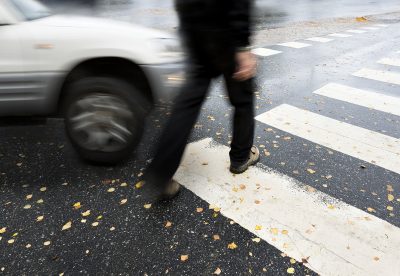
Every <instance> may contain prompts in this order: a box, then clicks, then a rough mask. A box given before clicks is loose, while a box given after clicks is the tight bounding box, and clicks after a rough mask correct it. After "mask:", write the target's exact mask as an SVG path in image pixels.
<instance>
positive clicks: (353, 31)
mask: <svg viewBox="0 0 400 276" xmlns="http://www.w3.org/2000/svg"><path fill="white" fill-rule="evenodd" d="M346 32H349V33H353V34H363V33H366V32H367V31H363V30H347V31H346Z"/></svg>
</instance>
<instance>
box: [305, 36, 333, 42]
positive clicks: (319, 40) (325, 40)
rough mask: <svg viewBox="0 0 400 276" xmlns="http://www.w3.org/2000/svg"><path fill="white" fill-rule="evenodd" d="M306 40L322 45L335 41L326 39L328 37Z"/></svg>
mask: <svg viewBox="0 0 400 276" xmlns="http://www.w3.org/2000/svg"><path fill="white" fill-rule="evenodd" d="M306 40H309V41H315V42H321V43H326V42H330V41H333V39H330V38H326V37H310V38H307V39H306Z"/></svg>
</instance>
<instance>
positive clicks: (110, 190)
mask: <svg viewBox="0 0 400 276" xmlns="http://www.w3.org/2000/svg"><path fill="white" fill-rule="evenodd" d="M114 191H115V188H114V187H111V188H109V189H108V190H107V192H109V193H112V192H114Z"/></svg>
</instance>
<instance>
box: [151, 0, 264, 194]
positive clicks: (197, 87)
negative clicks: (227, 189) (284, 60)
mask: <svg viewBox="0 0 400 276" xmlns="http://www.w3.org/2000/svg"><path fill="white" fill-rule="evenodd" d="M175 7H176V10H177V13H178V17H179V21H180V34H181V36H182V39H183V43H184V45H185V46H186V48H187V51H188V57H189V62H190V66H189V68H188V73H187V80H186V84H185V85H184V86H183V88H182V90H181V93H180V94H179V95H178V96H177V98H176V99H175V104H174V106H173V108H172V113H171V116H170V118H169V120H168V122H167V124H166V127H165V129H164V130H163V132H162V134H161V138H160V141H159V145H158V147H157V150H156V153H155V156H154V158H153V160H152V162H151V164H150V165H149V166H148V168H147V169H146V171H145V179H144V180H145V183H146V185H151V186H152V187H156V188H157V191H158V192H159V194H158V196H159V197H162V198H172V197H174V196H175V195H177V193H178V192H179V189H180V184H179V183H177V182H176V181H174V180H173V179H172V177H173V175H174V174H175V172H176V170H177V169H178V167H179V164H180V161H181V158H182V155H183V152H184V149H185V146H186V143H187V141H188V139H189V136H190V133H191V130H192V127H193V125H194V124H195V122H196V120H197V117H198V115H199V112H200V110H201V106H202V103H203V102H204V99H205V98H206V95H207V91H208V89H209V86H210V83H211V81H212V79H214V78H216V77H219V76H223V78H224V80H225V84H226V88H227V91H228V94H229V100H230V102H231V104H232V105H233V106H234V117H233V138H232V142H231V150H230V153H229V155H230V161H231V164H230V171H231V172H232V173H235V174H239V173H243V172H244V171H246V170H247V169H248V167H249V166H251V165H254V164H256V163H257V162H258V161H259V158H260V153H259V151H258V149H257V148H256V147H255V146H253V138H254V111H253V108H254V107H253V78H254V76H255V72H256V59H255V57H254V56H253V54H252V53H251V51H250V47H249V45H250V34H251V7H252V0H176V2H175Z"/></svg>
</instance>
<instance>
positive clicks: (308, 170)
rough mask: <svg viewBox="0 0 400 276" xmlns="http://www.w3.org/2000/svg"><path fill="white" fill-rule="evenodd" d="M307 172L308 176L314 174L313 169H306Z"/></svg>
mask: <svg viewBox="0 0 400 276" xmlns="http://www.w3.org/2000/svg"><path fill="white" fill-rule="evenodd" d="M307 172H309V173H310V174H314V173H315V171H314V170H313V169H307Z"/></svg>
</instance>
